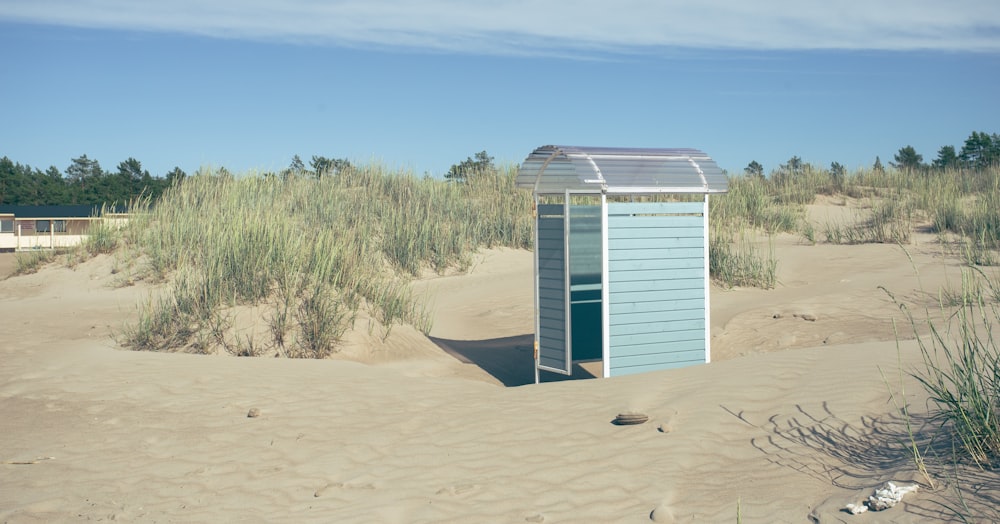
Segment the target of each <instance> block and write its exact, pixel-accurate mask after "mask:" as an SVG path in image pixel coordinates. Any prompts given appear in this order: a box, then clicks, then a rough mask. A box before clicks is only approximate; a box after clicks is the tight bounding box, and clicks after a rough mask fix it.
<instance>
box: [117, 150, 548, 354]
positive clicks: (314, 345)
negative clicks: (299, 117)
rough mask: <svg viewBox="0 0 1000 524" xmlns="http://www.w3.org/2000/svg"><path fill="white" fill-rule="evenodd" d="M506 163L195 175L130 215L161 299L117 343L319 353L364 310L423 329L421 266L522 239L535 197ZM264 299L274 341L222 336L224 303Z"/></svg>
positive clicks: (459, 262) (136, 249)
mask: <svg viewBox="0 0 1000 524" xmlns="http://www.w3.org/2000/svg"><path fill="white" fill-rule="evenodd" d="M515 175H516V171H515V169H514V168H513V167H509V168H505V169H501V170H497V171H488V172H483V173H479V174H475V175H473V176H471V177H469V180H468V181H467V182H466V183H458V184H456V183H448V182H444V181H440V180H432V179H418V178H416V177H414V176H412V175H411V174H408V173H405V172H398V171H391V170H389V169H386V168H384V167H382V166H377V165H375V166H365V167H360V168H355V169H349V170H345V171H343V172H341V173H340V174H339V175H338V176H335V177H324V178H323V179H320V180H316V179H312V178H296V177H288V178H286V179H280V178H277V177H272V176H254V175H248V176H243V177H233V176H232V175H230V174H228V173H225V172H221V173H219V172H212V171H208V170H205V171H202V172H199V173H198V174H196V175H195V176H192V177H189V178H187V179H185V180H184V182H183V183H182V184H179V185H177V186H175V187H172V188H170V189H169V190H168V191H167V192H166V193H165V194H164V196H163V197H162V198H161V200H160V201H159V202H158V203H157V205H156V206H155V207H147V209H146V210H145V211H144V212H139V213H136V214H135V215H134V219H133V220H132V221H131V222H130V223H129V227H128V231H127V232H125V233H124V235H123V236H124V238H125V239H126V241H127V242H128V243H129V246H128V248H127V249H131V250H132V251H133V253H134V254H133V258H141V259H142V260H143V261H144V264H145V272H146V274H147V275H148V277H149V278H152V279H154V280H161V281H168V280H169V282H170V283H169V286H168V290H167V291H166V292H164V293H163V295H162V296H158V297H156V298H151V299H150V301H149V302H148V303H147V304H146V305H144V306H143V307H142V308H140V314H139V320H138V321H137V322H136V323H134V324H132V325H130V326H127V327H126V328H125V330H124V331H123V333H122V335H123V336H122V342H123V344H125V345H127V346H129V347H133V348H136V349H151V350H165V349H176V348H186V349H187V350H191V351H197V352H211V351H214V350H216V349H218V348H224V349H225V350H226V351H229V352H232V353H235V354H241V355H242V354H259V353H262V352H266V351H270V350H275V351H276V352H277V353H279V354H285V355H288V356H301V357H324V356H326V355H329V354H330V353H331V352H333V351H335V350H336V347H337V343H338V341H339V340H340V338H341V336H342V335H343V334H344V333H345V332H346V330H347V329H349V328H350V326H351V325H352V324H353V321H354V319H355V318H356V317H357V315H358V314H359V312H360V311H364V312H366V313H367V314H370V315H371V316H373V317H374V318H375V319H376V320H377V321H378V322H379V323H380V324H381V325H382V326H384V327H385V328H386V329H387V330H388V329H391V327H392V326H393V325H395V324H399V323H407V324H411V325H414V326H417V327H418V328H420V329H422V330H424V331H429V329H430V317H429V314H428V312H427V311H426V309H425V308H424V306H423V304H422V303H421V302H420V301H419V300H418V299H417V298H416V297H414V296H412V293H411V291H410V288H409V286H408V285H407V284H408V281H409V279H411V278H412V277H414V276H417V275H419V274H420V273H421V272H422V271H423V270H425V269H431V270H434V271H437V272H439V273H440V272H444V271H446V270H448V269H451V268H458V269H463V268H466V267H467V266H468V265H469V264H470V263H471V260H472V255H473V253H474V252H475V251H476V250H477V249H479V248H481V247H494V246H507V247H516V248H526V247H530V245H531V238H532V237H531V234H532V233H531V228H532V224H531V214H530V209H531V198H530V195H529V194H528V193H526V192H524V191H520V190H516V189H514V184H513V178H514V176H515ZM248 305H250V306H264V307H267V308H270V310H271V313H270V315H269V318H270V326H269V330H268V331H269V333H270V340H267V341H263V342H262V341H259V340H258V341H251V340H249V339H247V338H243V339H240V338H239V337H237V338H236V339H235V340H234V339H233V338H231V337H229V338H227V337H228V336H227V334H226V333H227V331H228V328H229V326H230V324H231V322H232V314H231V313H232V310H233V308H237V307H239V306H248Z"/></svg>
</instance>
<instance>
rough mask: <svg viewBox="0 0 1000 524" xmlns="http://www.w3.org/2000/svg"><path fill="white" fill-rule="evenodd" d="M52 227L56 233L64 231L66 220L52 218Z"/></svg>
mask: <svg viewBox="0 0 1000 524" xmlns="http://www.w3.org/2000/svg"><path fill="white" fill-rule="evenodd" d="M52 229H53V230H54V231H55V232H56V233H65V232H66V221H65V220H53V221H52Z"/></svg>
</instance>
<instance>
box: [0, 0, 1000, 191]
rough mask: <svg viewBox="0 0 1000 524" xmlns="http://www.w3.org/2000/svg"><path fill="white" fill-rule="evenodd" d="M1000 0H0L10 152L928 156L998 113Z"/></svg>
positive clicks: (182, 160)
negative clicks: (688, 151) (603, 151)
mask: <svg viewBox="0 0 1000 524" xmlns="http://www.w3.org/2000/svg"><path fill="white" fill-rule="evenodd" d="M998 86H1000V2H996V1H995V0H957V1H951V2H940V1H937V0H933V1H932V0H882V1H871V0H868V1H857V0H841V1H838V2H830V1H826V0H824V1H811V0H798V1H796V0H758V1H756V2H745V1H744V0H702V1H698V0H674V1H671V2H667V1H658V0H621V1H616V2H611V1H607V0H602V1H595V0H578V1H574V2H570V1H561V2H560V1H555V0H534V1H525V0H491V1H490V2H478V1H473V0H423V1H421V2H415V1H406V0H350V1H326V2H323V1H317V0H285V1H278V0H271V1H265V0H173V1H167V0H164V1H158V2H153V1H140V0H0V115H3V125H2V126H0V156H4V155H5V156H8V157H10V158H11V159H12V160H14V161H17V162H21V163H25V164H29V165H32V166H34V167H39V168H42V169H45V168H46V167H48V166H50V165H55V166H56V167H58V168H59V169H60V170H64V169H65V168H66V166H68V165H69V163H70V160H71V159H72V158H74V157H77V156H80V155H81V154H86V155H87V156H88V157H90V158H96V159H97V160H99V161H100V162H101V165H102V167H104V169H106V170H113V169H114V168H115V166H116V165H117V164H118V163H119V162H120V161H122V160H125V159H126V158H128V157H135V158H137V159H139V160H140V161H141V162H142V163H143V166H144V167H145V168H146V169H148V170H149V171H150V172H151V173H152V174H153V175H154V176H162V175H164V174H165V173H166V172H167V171H169V170H170V169H172V168H173V167H174V166H179V167H180V168H181V169H184V170H185V171H187V172H188V173H190V172H193V171H194V170H196V169H197V168H198V167H199V166H209V165H210V166H215V167H218V166H225V167H227V168H229V169H230V170H231V171H235V172H244V171H248V170H279V169H282V168H284V167H286V166H288V164H289V162H290V161H291V159H292V156H293V155H295V154H298V155H300V156H301V157H302V158H303V159H304V160H305V161H306V162H308V160H309V158H310V157H311V156H312V155H323V156H327V157H335V158H348V159H350V160H351V161H353V162H356V163H365V162H369V161H373V160H375V161H379V162H382V163H384V164H386V165H388V166H390V167H397V168H403V169H408V170H412V171H413V172H414V173H416V174H418V175H422V174H424V173H430V174H432V175H436V176H440V175H442V174H443V173H444V172H445V171H447V170H448V167H449V166H451V165H452V164H455V163H458V162H459V161H461V160H464V159H465V158H466V157H468V156H471V155H473V154H474V153H476V152H478V151H481V150H486V151H488V152H489V153H490V154H491V155H493V156H494V157H495V158H496V159H497V161H501V162H520V161H521V160H523V159H524V157H525V156H527V155H528V153H530V152H531V150H532V149H534V148H535V147H537V146H540V145H545V144H571V145H596V146H634V147H694V148H699V149H702V150H704V151H706V152H707V153H708V154H710V155H711V156H713V157H714V158H715V159H716V160H717V161H718V162H719V164H720V165H721V166H722V167H723V168H725V169H728V170H729V171H730V172H740V171H742V169H743V167H745V166H746V165H747V164H748V163H749V162H750V161H751V160H757V161H758V162H760V163H762V164H763V165H764V167H765V169H766V170H767V171H770V170H771V169H773V168H775V167H777V166H778V164H780V163H782V162H785V161H787V160H788V159H789V158H790V157H791V156H793V155H797V156H799V157H801V158H802V159H803V160H805V161H807V162H811V163H814V164H817V165H821V166H828V165H829V164H830V162H831V161H838V162H840V163H841V164H844V165H845V166H847V167H848V168H856V167H859V166H870V165H871V164H872V162H873V161H874V159H875V156H876V155H879V156H881V158H882V161H883V162H888V161H890V160H891V159H892V156H893V154H894V153H895V152H896V151H898V150H899V148H900V147H903V146H905V145H912V146H913V147H915V148H916V149H917V151H918V152H919V153H921V154H922V155H923V156H924V160H925V161H930V160H932V159H933V158H934V157H935V156H936V154H937V151H938V148H940V147H941V146H943V145H954V146H956V148H960V147H961V145H962V143H963V141H964V140H965V138H966V137H968V136H969V133H970V132H972V131H986V132H990V133H998V132H1000V97H998V96H997V94H996V93H997V92H998V90H1000V87H998Z"/></svg>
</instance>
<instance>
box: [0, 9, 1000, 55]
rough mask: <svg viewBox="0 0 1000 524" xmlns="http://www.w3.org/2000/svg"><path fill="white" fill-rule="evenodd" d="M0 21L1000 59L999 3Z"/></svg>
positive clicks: (510, 50)
mask: <svg viewBox="0 0 1000 524" xmlns="http://www.w3.org/2000/svg"><path fill="white" fill-rule="evenodd" d="M0 19H2V20H8V21H15V22H30V23H41V24H57V25H69V26H79V27H91V28H104V29H124V30H140V31H164V32H176V33H189V34H199V35H207V36H211V37H218V38H238V39H252V40H276V41H291V42H307V43H317V44H333V45H354V46H374V47H383V46H387V47H403V48H416V49H426V50H441V51H448V52H473V53H498V54H525V53H530V54H535V53H541V54H550V53H551V54H567V53H569V54H586V53H588V52H591V51H595V50H596V51H615V52H626V53H628V52H636V51H641V50H657V49H664V48H694V49H752V50H772V49H786V50H790V49H869V50H916V49H934V50H945V51H977V52H997V51H1000V2H997V1H996V0H952V1H950V2H941V1H940V0H757V1H752V2H751V1H747V0H674V1H667V0H619V1H615V2H612V1H609V0H577V1H568V0H561V1H558V0H490V1H481V0H422V1H414V0H341V1H323V0H162V1H142V0H4V1H3V3H2V4H0Z"/></svg>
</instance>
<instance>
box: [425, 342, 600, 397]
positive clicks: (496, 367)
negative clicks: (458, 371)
mask: <svg viewBox="0 0 1000 524" xmlns="http://www.w3.org/2000/svg"><path fill="white" fill-rule="evenodd" d="M430 339H431V341H433V342H434V343H435V344H437V345H438V347H440V348H441V349H443V350H444V351H445V352H447V353H448V354H449V355H451V356H453V357H455V358H457V359H458V360H460V361H461V362H464V363H466V364H472V365H474V366H479V367H480V368H481V369H482V370H483V371H485V372H487V373H489V374H490V375H492V376H493V377H494V378H496V379H497V380H499V381H500V382H501V383H502V384H503V385H505V386H508V387H511V386H523V385H525V384H534V383H535V361H534V358H533V357H532V348H533V347H534V343H535V336H534V335H532V334H530V333H529V334H527V335H517V336H514V337H503V338H493V339H488V340H450V339H445V338H437V337H430ZM585 378H595V375H593V374H592V373H590V372H589V371H587V370H586V369H584V368H583V367H581V366H580V364H574V365H573V374H572V375H570V376H566V375H561V374H559V373H549V372H547V371H542V372H541V381H542V382H557V381H562V380H578V379H585Z"/></svg>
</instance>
